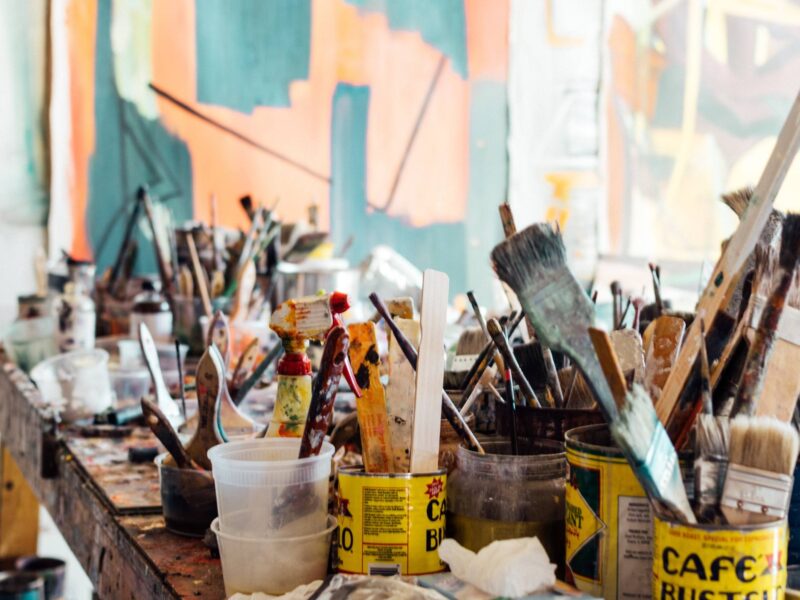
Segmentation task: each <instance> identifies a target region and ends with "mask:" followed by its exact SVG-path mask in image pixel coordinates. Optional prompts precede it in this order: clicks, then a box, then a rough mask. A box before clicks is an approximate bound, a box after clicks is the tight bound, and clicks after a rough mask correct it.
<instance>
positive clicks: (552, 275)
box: [492, 223, 617, 422]
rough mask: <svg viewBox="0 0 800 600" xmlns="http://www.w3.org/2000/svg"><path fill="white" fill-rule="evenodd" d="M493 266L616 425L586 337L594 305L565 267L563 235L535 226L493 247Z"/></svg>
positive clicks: (608, 394)
mask: <svg viewBox="0 0 800 600" xmlns="http://www.w3.org/2000/svg"><path fill="white" fill-rule="evenodd" d="M492 263H493V267H494V270H495V272H496V273H497V275H498V277H500V279H501V280H502V281H504V282H505V283H506V284H508V285H509V286H510V287H511V288H512V289H513V290H514V292H515V293H516V295H517V298H519V301H520V303H521V304H522V307H523V309H524V310H525V313H526V314H527V315H528V317H529V318H530V320H531V322H532V323H533V326H534V327H535V329H536V333H537V335H538V336H539V339H540V340H541V341H542V342H543V343H544V344H546V345H547V346H549V347H550V348H552V349H553V350H556V351H560V352H563V353H564V354H567V355H569V357H570V358H571V359H572V361H573V362H574V363H575V364H577V365H578V368H579V369H580V370H581V372H582V373H583V375H584V379H585V380H586V383H587V384H588V385H589V386H590V388H591V389H592V393H593V395H594V397H595V400H596V401H597V402H598V403H599V404H600V407H601V409H602V411H603V413H604V415H605V417H606V420H607V421H608V422H611V421H613V420H614V418H615V417H616V416H617V407H616V405H615V404H614V400H613V398H612V396H611V390H610V389H609V387H608V383H607V382H606V379H605V377H604V376H603V370H602V368H601V367H600V363H599V362H598V360H597V356H596V354H595V352H594V347H593V346H592V340H591V338H590V337H589V333H588V329H589V327H591V326H592V325H593V322H594V306H593V305H592V302H591V301H590V300H589V297H588V296H587V295H586V292H584V290H583V288H582V287H581V286H580V284H579V283H578V282H577V281H576V279H575V277H574V276H573V275H572V273H571V272H570V270H569V268H568V267H567V263H566V249H565V248H564V242H563V240H562V238H561V234H560V232H558V231H555V230H553V228H552V227H551V226H550V225H548V224H547V223H537V224H534V225H531V226H530V227H527V228H526V229H523V230H522V231H520V232H519V233H516V234H514V235H513V236H511V237H510V238H508V239H507V240H505V241H503V242H500V243H499V244H498V245H497V246H495V247H494V249H493V250H492Z"/></svg>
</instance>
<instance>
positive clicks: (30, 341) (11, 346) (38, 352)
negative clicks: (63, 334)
mask: <svg viewBox="0 0 800 600" xmlns="http://www.w3.org/2000/svg"><path fill="white" fill-rule="evenodd" d="M3 345H4V346H5V348H6V350H8V353H9V356H10V358H11V360H13V361H14V362H15V363H17V365H18V366H19V368H20V369H22V370H23V371H25V372H26V373H27V372H29V371H30V370H31V368H32V367H33V366H34V365H36V364H38V363H40V362H41V361H43V360H45V359H46V358H49V357H51V356H53V355H54V354H57V353H58V348H57V347H56V320H55V318H54V317H50V316H47V317H39V318H36V319H20V320H17V321H14V322H13V323H12V324H11V325H10V326H9V328H8V329H7V330H6V332H5V335H4V336H3Z"/></svg>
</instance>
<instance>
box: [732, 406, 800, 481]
mask: <svg viewBox="0 0 800 600" xmlns="http://www.w3.org/2000/svg"><path fill="white" fill-rule="evenodd" d="M798 452H800V436H798V433H797V431H796V430H795V429H794V427H792V425H790V424H789V423H784V422H783V421H781V420H779V419H776V418H775V417H766V416H762V417H747V416H744V415H740V416H738V417H736V418H735V419H734V420H733V421H731V431H730V448H729V457H730V462H731V463H734V464H738V465H742V466H745V467H752V468H754V469H760V470H762V471H769V472H771V473H782V474H785V475H792V474H793V473H794V468H795V465H796V464H797V455H798Z"/></svg>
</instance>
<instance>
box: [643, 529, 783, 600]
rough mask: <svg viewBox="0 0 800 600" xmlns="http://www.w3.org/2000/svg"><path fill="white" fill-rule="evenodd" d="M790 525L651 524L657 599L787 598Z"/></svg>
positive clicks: (746, 599) (759, 599)
mask: <svg viewBox="0 0 800 600" xmlns="http://www.w3.org/2000/svg"><path fill="white" fill-rule="evenodd" d="M787 542H788V535H787V527H786V520H780V521H776V522H774V523H769V524H767V525H763V524H759V525H749V526H733V525H685V524H683V523H676V522H670V521H667V520H664V519H662V518H661V517H660V516H658V515H656V516H655V517H654V521H653V598H659V599H662V600H678V599H679V598H686V599H689V598H696V599H697V600H701V599H702V600H715V599H717V598H740V599H742V600H751V599H752V600H756V599H757V600H771V599H778V598H783V597H784V591H785V589H786V559H787Z"/></svg>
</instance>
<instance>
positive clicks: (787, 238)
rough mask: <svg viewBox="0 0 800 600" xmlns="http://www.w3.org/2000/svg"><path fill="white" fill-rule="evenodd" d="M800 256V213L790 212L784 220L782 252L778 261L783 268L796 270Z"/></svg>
mask: <svg viewBox="0 0 800 600" xmlns="http://www.w3.org/2000/svg"><path fill="white" fill-rule="evenodd" d="M798 258H800V214H797V213H789V214H788V215H786V218H784V220H783V231H782V232H781V252H780V257H779V259H778V261H779V262H780V265H781V268H783V269H786V270H787V271H794V270H795V267H796V266H797V260H798Z"/></svg>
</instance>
